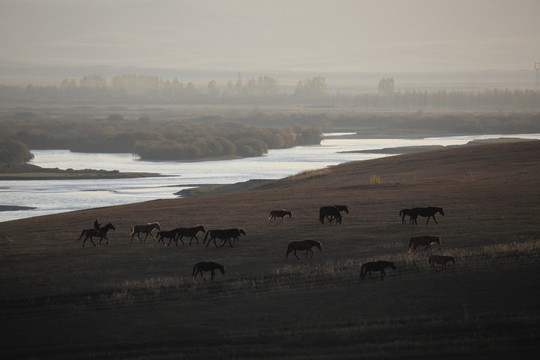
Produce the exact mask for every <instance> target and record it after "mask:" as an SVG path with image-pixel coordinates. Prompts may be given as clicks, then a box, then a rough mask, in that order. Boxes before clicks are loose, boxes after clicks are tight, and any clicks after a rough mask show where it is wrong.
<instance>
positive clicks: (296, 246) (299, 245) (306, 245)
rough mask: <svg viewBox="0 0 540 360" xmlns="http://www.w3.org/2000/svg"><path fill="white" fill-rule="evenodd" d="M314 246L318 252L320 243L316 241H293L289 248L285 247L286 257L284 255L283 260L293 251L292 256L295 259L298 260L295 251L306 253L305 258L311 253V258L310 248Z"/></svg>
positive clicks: (320, 247)
mask: <svg viewBox="0 0 540 360" xmlns="http://www.w3.org/2000/svg"><path fill="white" fill-rule="evenodd" d="M314 246H316V247H317V248H319V250H322V243H321V242H320V241H316V240H303V241H293V242H291V243H289V246H287V255H285V260H286V259H287V258H288V257H289V254H290V253H291V252H292V251H294V256H296V258H297V259H300V258H299V257H298V255H296V250H301V251H304V250H305V251H306V258H307V257H308V252H311V257H313V250H311V248H312V247H314Z"/></svg>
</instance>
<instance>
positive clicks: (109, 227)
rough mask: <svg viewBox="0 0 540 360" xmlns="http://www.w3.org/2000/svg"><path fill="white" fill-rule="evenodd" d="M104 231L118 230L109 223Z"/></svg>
mask: <svg viewBox="0 0 540 360" xmlns="http://www.w3.org/2000/svg"><path fill="white" fill-rule="evenodd" d="M103 229H112V230H116V228H115V227H114V225H113V224H112V223H108V224H107V225H105V226H104V227H103Z"/></svg>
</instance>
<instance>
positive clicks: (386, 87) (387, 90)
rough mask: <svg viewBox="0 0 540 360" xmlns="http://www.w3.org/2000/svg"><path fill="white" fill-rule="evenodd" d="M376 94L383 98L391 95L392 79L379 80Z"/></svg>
mask: <svg viewBox="0 0 540 360" xmlns="http://www.w3.org/2000/svg"><path fill="white" fill-rule="evenodd" d="M377 92H378V93H379V94H380V95H383V96H385V95H392V94H393V93H394V79H393V78H387V79H381V80H380V81H379V86H378V87H377Z"/></svg>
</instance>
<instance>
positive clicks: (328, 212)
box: [319, 206, 341, 224]
mask: <svg viewBox="0 0 540 360" xmlns="http://www.w3.org/2000/svg"><path fill="white" fill-rule="evenodd" d="M325 218H326V219H328V222H329V223H330V224H331V223H332V221H334V220H336V224H341V212H340V211H339V209H338V208H337V207H335V206H323V207H321V208H320V209H319V221H320V222H321V224H324V219H325Z"/></svg>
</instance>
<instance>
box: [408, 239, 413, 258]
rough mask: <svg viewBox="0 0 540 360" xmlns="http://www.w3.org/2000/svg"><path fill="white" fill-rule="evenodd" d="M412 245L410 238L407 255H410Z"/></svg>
mask: <svg viewBox="0 0 540 360" xmlns="http://www.w3.org/2000/svg"><path fill="white" fill-rule="evenodd" d="M412 243H413V238H410V239H409V251H407V253H409V254H410V253H411V251H412Z"/></svg>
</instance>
